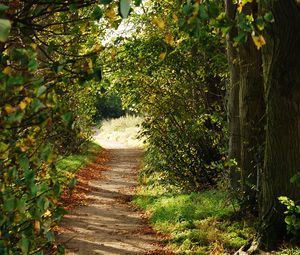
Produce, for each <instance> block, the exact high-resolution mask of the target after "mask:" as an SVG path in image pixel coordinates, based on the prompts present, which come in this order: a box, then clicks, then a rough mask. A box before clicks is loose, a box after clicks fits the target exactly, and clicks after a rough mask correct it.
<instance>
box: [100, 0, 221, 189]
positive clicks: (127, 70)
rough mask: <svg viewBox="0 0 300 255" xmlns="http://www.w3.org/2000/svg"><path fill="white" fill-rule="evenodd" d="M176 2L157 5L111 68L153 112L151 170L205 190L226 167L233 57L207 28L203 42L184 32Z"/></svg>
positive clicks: (139, 108) (139, 105)
mask: <svg viewBox="0 0 300 255" xmlns="http://www.w3.org/2000/svg"><path fill="white" fill-rule="evenodd" d="M171 3H172V1H168V2H166V3H156V4H157V7H156V6H154V7H153V8H154V9H155V8H156V9H155V10H156V11H157V12H156V11H155V10H153V13H155V14H154V15H155V17H154V18H152V17H151V18H147V17H146V18H145V17H142V18H141V19H139V22H141V23H142V24H145V27H144V28H141V29H143V30H144V32H143V33H142V35H141V36H140V37H137V38H132V40H131V41H129V40H128V39H127V41H126V43H120V45H119V47H118V48H116V47H113V48H111V49H109V50H108V52H107V57H106V58H107V59H109V55H110V56H112V57H111V63H110V64H109V65H107V64H106V67H104V70H109V71H110V72H111V73H110V75H109V77H108V79H109V80H110V82H111V84H112V85H113V87H114V89H115V90H116V91H118V92H119V94H120V95H121V96H122V99H123V103H124V106H125V107H126V108H129V109H131V110H133V111H136V112H142V113H143V114H145V121H144V124H143V133H142V134H143V135H144V136H145V137H146V139H147V143H148V155H149V158H150V160H148V161H147V162H146V163H147V166H148V169H149V171H152V172H155V171H162V172H164V173H165V174H164V176H165V178H166V179H168V180H169V181H171V182H173V183H177V184H178V185H179V186H181V187H183V188H186V189H192V190H200V189H204V188H207V187H208V186H211V185H216V183H217V181H218V179H219V177H220V174H221V172H222V165H223V160H222V158H223V156H224V145H225V143H226V130H225V129H224V126H225V121H226V116H225V113H224V108H223V101H222V100H223V96H224V84H225V79H226V71H225V69H226V64H225V63H226V60H225V59H226V58H225V54H224V53H223V50H224V48H222V41H220V40H219V38H218V37H217V36H216V35H215V34H213V33H211V31H210V30H209V29H208V28H207V27H205V26H204V28H203V30H202V32H203V37H202V38H201V39H191V38H188V37H187V35H186V34H185V33H182V32H181V31H180V30H179V29H178V27H177V26H176V23H175V22H174V19H175V20H176V15H175V16H174V15H173V14H174V13H173V12H172V10H174V8H175V6H173V7H172V6H171ZM166 6H167V7H168V8H170V9H167V7H166ZM163 11H165V12H166V15H165V17H162V16H161V15H160V12H163ZM172 15H173V16H172ZM149 23H150V24H149ZM157 27H158V28H159V29H157ZM112 52H114V54H112Z"/></svg>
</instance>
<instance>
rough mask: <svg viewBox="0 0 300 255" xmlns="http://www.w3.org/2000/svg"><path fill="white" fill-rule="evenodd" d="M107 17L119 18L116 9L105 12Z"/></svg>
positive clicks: (108, 9)
mask: <svg viewBox="0 0 300 255" xmlns="http://www.w3.org/2000/svg"><path fill="white" fill-rule="evenodd" d="M105 15H106V17H108V18H110V19H113V18H115V17H116V16H117V14H116V12H115V10H114V8H107V9H106V11H105Z"/></svg>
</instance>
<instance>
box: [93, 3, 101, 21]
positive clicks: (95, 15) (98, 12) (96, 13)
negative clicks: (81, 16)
mask: <svg viewBox="0 0 300 255" xmlns="http://www.w3.org/2000/svg"><path fill="white" fill-rule="evenodd" d="M92 17H93V19H94V20H99V19H101V18H102V17H103V11H102V9H101V8H100V7H99V6H98V5H96V6H95V8H94V10H93V13H92Z"/></svg>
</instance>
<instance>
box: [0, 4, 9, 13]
mask: <svg viewBox="0 0 300 255" xmlns="http://www.w3.org/2000/svg"><path fill="white" fill-rule="evenodd" d="M8 9H9V6H7V5H4V4H0V12H3V11H6V10H8Z"/></svg>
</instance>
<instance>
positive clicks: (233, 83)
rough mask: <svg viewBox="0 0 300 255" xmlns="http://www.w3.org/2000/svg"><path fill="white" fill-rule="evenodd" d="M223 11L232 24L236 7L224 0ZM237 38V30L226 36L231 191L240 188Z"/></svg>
mask: <svg viewBox="0 0 300 255" xmlns="http://www.w3.org/2000/svg"><path fill="white" fill-rule="evenodd" d="M225 7H226V8H225V10H226V15H227V17H228V19H229V20H230V21H231V22H232V23H234V20H235V14H236V7H235V5H234V4H233V1H232V0H225ZM236 36H237V29H236V28H235V27H233V28H232V29H231V30H230V32H229V33H228V34H227V38H226V41H227V59H228V65H229V74H230V81H229V85H228V87H227V94H228V95H227V96H228V102H227V108H228V117H227V118H228V129H229V151H228V156H229V158H230V159H234V160H236V162H237V166H236V167H235V166H234V167H230V169H229V179H230V187H231V189H232V190H235V191H236V190H238V189H239V188H240V179H241V175H240V172H239V163H240V161H241V154H240V152H241V140H240V138H241V135H240V116H239V107H238V105H239V82H240V67H239V62H238V52H237V48H236V47H234V45H233V44H234V38H235V37H236Z"/></svg>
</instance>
